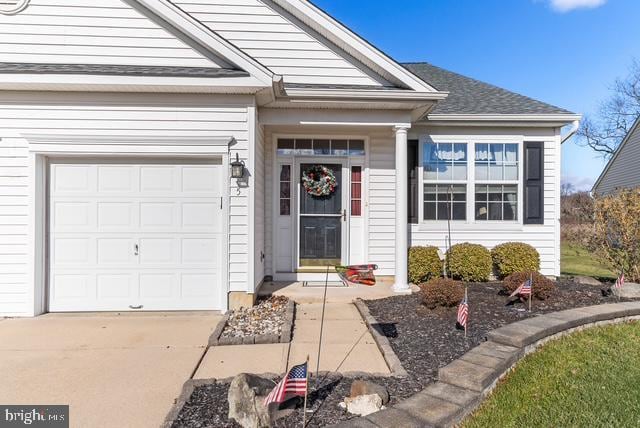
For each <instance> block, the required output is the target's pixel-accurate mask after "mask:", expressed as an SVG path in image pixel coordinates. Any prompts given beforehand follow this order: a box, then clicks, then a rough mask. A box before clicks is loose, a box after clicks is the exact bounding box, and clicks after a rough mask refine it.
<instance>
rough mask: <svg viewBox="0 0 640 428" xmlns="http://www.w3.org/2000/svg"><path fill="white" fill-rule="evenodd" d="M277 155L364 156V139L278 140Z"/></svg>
mask: <svg viewBox="0 0 640 428" xmlns="http://www.w3.org/2000/svg"><path fill="white" fill-rule="evenodd" d="M277 152H278V155H279V156H294V155H295V156H313V155H316V156H364V155H365V151H364V140H343V139H341V140H330V139H309V138H300V139H291V138H282V139H279V140H278V149H277Z"/></svg>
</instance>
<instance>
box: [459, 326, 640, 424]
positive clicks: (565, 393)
mask: <svg viewBox="0 0 640 428" xmlns="http://www.w3.org/2000/svg"><path fill="white" fill-rule="evenodd" d="M638 426H640V322H630V323H625V324H619V325H610V326H604V327H595V328H592V329H589V330H585V331H582V332H579V333H574V334H572V335H571V336H567V337H565V338H562V339H559V340H555V341H552V342H549V343H548V344H546V345H544V346H543V347H542V348H541V349H540V350H539V351H537V352H535V353H533V354H530V355H528V356H527V357H525V358H524V359H523V360H522V361H521V362H520V363H519V364H518V365H517V366H516V369H515V370H514V371H513V372H511V373H510V374H509V375H508V376H507V377H506V378H505V379H504V380H503V381H501V382H500V384H499V385H498V387H497V388H496V390H495V391H494V393H493V394H492V395H491V396H490V397H489V398H488V399H487V401H485V402H484V403H483V404H482V405H481V406H480V408H479V409H478V410H477V411H476V413H474V414H473V415H472V416H471V417H469V418H468V419H467V420H466V421H465V422H464V423H463V427H465V428H472V427H483V428H484V427H563V428H564V427H638Z"/></svg>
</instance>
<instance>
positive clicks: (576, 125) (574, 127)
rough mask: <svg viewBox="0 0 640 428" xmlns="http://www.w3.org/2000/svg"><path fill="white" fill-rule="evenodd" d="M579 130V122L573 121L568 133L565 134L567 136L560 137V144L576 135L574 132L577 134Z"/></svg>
mask: <svg viewBox="0 0 640 428" xmlns="http://www.w3.org/2000/svg"><path fill="white" fill-rule="evenodd" d="M579 128H580V120H579V119H578V120H574V121H573V122H572V125H571V129H569V131H568V132H567V134H566V135H565V136H564V137H562V140H560V144H564V142H565V141H567V140H568V139H569V138H571V137H573V136H574V135H576V132H578V129H579Z"/></svg>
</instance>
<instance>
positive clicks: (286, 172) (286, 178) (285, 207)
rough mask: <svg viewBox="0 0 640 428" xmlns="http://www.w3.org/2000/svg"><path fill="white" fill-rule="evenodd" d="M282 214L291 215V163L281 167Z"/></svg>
mask: <svg viewBox="0 0 640 428" xmlns="http://www.w3.org/2000/svg"><path fill="white" fill-rule="evenodd" d="M280 215H291V165H282V166H281V167H280Z"/></svg>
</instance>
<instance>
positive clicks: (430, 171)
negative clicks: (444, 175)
mask: <svg viewBox="0 0 640 428" xmlns="http://www.w3.org/2000/svg"><path fill="white" fill-rule="evenodd" d="M437 178H438V173H437V167H436V165H435V164H426V165H425V166H424V179H425V180H436V179H437Z"/></svg>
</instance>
